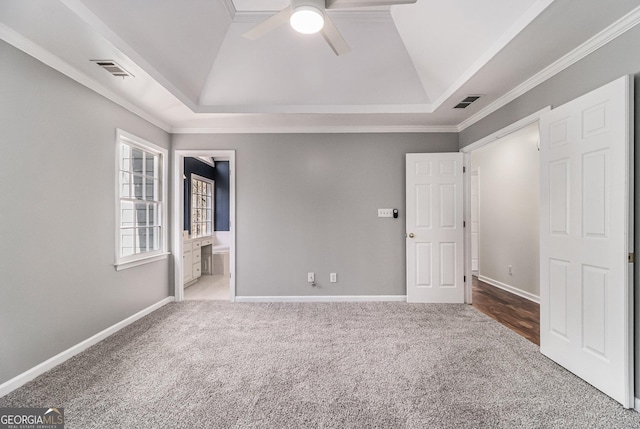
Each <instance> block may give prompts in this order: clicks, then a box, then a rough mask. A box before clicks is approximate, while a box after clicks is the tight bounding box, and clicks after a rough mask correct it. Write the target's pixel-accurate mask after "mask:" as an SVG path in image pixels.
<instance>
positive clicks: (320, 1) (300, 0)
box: [291, 0, 325, 15]
mask: <svg viewBox="0 0 640 429" xmlns="http://www.w3.org/2000/svg"><path fill="white" fill-rule="evenodd" d="M300 6H307V7H313V8H316V9H318V10H319V11H320V13H322V14H323V15H324V9H325V0H291V10H292V11H295V10H296V8H298V7H300Z"/></svg>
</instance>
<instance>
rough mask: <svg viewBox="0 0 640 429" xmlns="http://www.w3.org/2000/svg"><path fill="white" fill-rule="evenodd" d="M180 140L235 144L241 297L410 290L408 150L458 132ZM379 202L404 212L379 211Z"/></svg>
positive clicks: (443, 145) (435, 147) (438, 143)
mask: <svg viewBox="0 0 640 429" xmlns="http://www.w3.org/2000/svg"><path fill="white" fill-rule="evenodd" d="M172 144H173V148H174V149H176V150H179V149H235V150H236V210H237V211H236V216H237V230H236V231H237V268H236V269H237V295H238V296H265V295H269V296H271V295H280V296H300V295H405V293H406V287H405V263H404V254H405V249H404V243H405V239H404V206H405V197H404V192H405V191H404V189H405V173H404V171H405V167H404V164H405V160H404V159H405V157H404V155H405V154H406V153H410V152H444V151H449V152H456V151H457V149H458V136H457V134H455V133H452V134H323V135H318V134H260V135H258V134H244V135H174V136H173V137H172ZM378 208H397V209H399V210H400V217H399V218H398V219H393V218H391V219H389V218H378V217H377V209H378ZM310 271H313V272H315V273H316V281H317V284H318V285H317V286H316V287H315V288H314V287H311V286H310V285H309V284H308V283H307V281H306V279H307V272H310ZM331 272H336V273H338V283H329V273H331Z"/></svg>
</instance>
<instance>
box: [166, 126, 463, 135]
mask: <svg viewBox="0 0 640 429" xmlns="http://www.w3.org/2000/svg"><path fill="white" fill-rule="evenodd" d="M456 132H458V128H457V127H456V126H455V125H442V126H439V125H411V126H405V125H388V126H385V125H371V126H349V125H347V126H332V125H328V126H322V125H313V126H302V127H296V126H292V127H198V128H191V127H174V128H172V129H171V134H353V133H456Z"/></svg>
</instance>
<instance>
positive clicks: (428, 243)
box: [406, 153, 464, 303]
mask: <svg viewBox="0 0 640 429" xmlns="http://www.w3.org/2000/svg"><path fill="white" fill-rule="evenodd" d="M462 169H463V155H462V153H425V154H423V153H410V154H407V171H406V174H407V188H406V192H407V202H406V204H407V206H406V228H407V231H406V233H407V238H406V240H407V301H408V302H431V303H436V302H438V303H463V302H464V280H463V277H464V229H463V220H464V219H463V216H464V213H463V197H464V195H463V194H464V193H463V171H462Z"/></svg>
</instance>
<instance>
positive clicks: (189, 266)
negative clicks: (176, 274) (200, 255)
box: [182, 241, 193, 285]
mask: <svg viewBox="0 0 640 429" xmlns="http://www.w3.org/2000/svg"><path fill="white" fill-rule="evenodd" d="M182 270H183V271H184V276H183V278H184V284H185V285H186V284H187V283H189V282H190V281H191V280H193V249H192V247H191V242H190V241H185V242H184V245H183V247H182Z"/></svg>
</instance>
